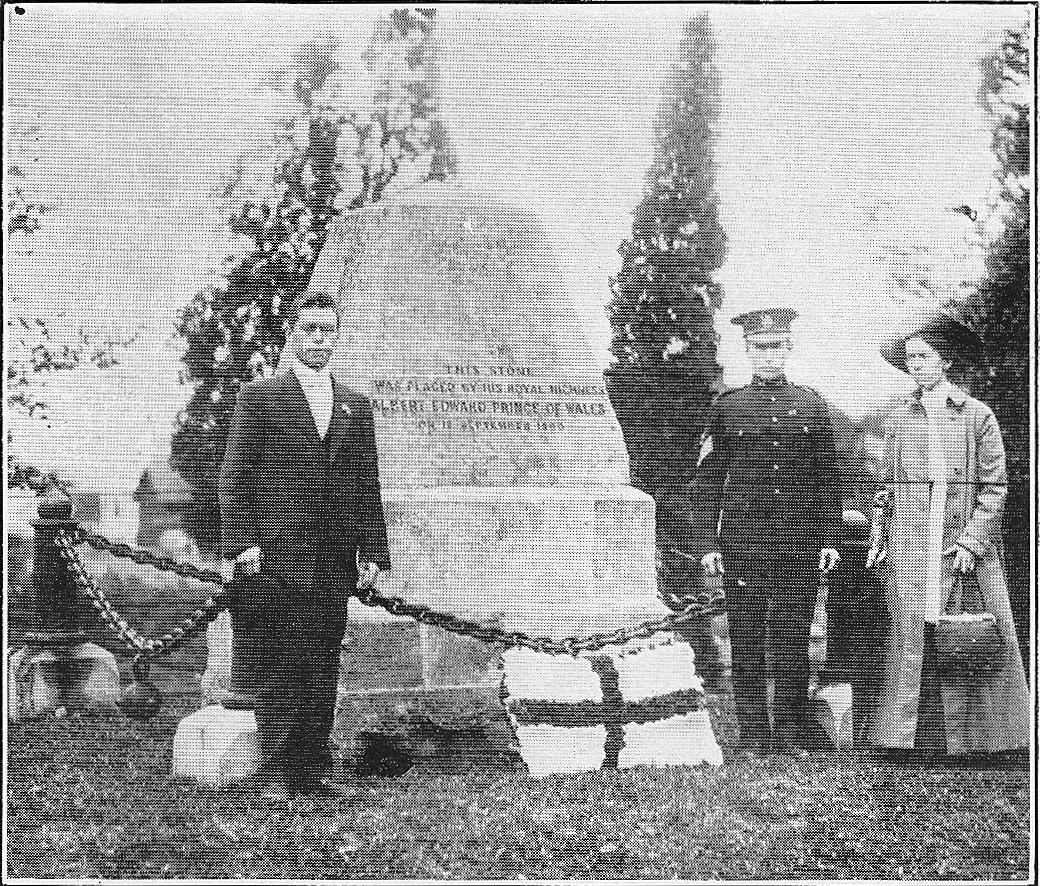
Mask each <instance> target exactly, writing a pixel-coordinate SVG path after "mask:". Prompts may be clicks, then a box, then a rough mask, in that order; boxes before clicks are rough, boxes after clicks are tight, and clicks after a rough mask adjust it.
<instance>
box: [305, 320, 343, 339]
mask: <svg viewBox="0 0 1040 886" xmlns="http://www.w3.org/2000/svg"><path fill="white" fill-rule="evenodd" d="M299 329H300V332H302V333H303V334H304V335H306V336H307V337H308V338H310V337H312V336H314V335H317V334H318V333H319V332H320V333H321V334H322V336H323V337H324V338H332V337H333V336H334V335H335V334H336V333H337V332H339V328H338V327H337V326H336V324H335V323H301V324H300V326H299Z"/></svg>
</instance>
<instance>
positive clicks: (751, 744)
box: [736, 739, 769, 757]
mask: <svg viewBox="0 0 1040 886" xmlns="http://www.w3.org/2000/svg"><path fill="white" fill-rule="evenodd" d="M736 751H737V753H738V754H743V755H745V756H747V757H765V756H767V755H768V754H769V740H768V739H741V740H740V741H738V742H737V747H736Z"/></svg>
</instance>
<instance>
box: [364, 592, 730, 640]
mask: <svg viewBox="0 0 1040 886" xmlns="http://www.w3.org/2000/svg"><path fill="white" fill-rule="evenodd" d="M355 595H356V596H357V598H358V599H359V600H360V601H361V602H362V603H364V604H365V605H366V606H378V607H380V608H381V609H385V610H386V611H387V612H389V613H390V614H391V615H403V616H407V617H408V618H412V619H414V620H415V621H418V622H421V623H423V624H427V625H433V626H434V627H438V628H442V629H443V630H446V631H450V632H451V633H453V634H461V635H463V636H467V637H472V638H474V639H475V640H480V641H481V642H483V643H501V644H503V645H504V646H507V647H513V646H522V647H524V648H526V649H533V650H534V651H535V652H545V653H548V654H549V655H578V654H580V653H582V652H596V651H598V650H600V649H603V648H604V647H605V646H620V645H623V644H624V643H628V642H629V641H630V640H637V639H640V640H641V639H646V638H648V637H652V636H653V635H654V634H656V633H658V632H659V631H667V630H671V629H672V628H675V627H677V626H679V625H682V624H686V623H687V622H690V621H694V620H695V619H698V618H704V617H706V616H709V615H714V614H715V613H717V612H722V611H724V601H725V595H724V592H723V591H722V590H721V589H717V590H704V591H702V592H700V593H699V594H697V595H696V596H695V597H694V598H693V599H692V600H691V601H690V602H689V603H687V604H686V606H685V607H684V608H683V609H682V611H681V612H673V613H670V614H668V615H665V616H662V617H661V618H657V619H652V620H650V621H645V622H643V623H642V624H638V625H636V626H635V627H631V628H619V629H618V630H616V631H610V632H607V633H602V634H593V635H592V636H589V637H583V638H577V637H565V638H564V639H562V640H553V639H552V638H551V637H532V636H531V635H530V634H525V633H523V632H522V631H507V630H505V629H503V628H497V627H493V626H489V625H486V624H479V623H477V622H473V621H467V620H466V619H463V618H459V617H458V616H455V615H450V614H448V613H445V612H437V611H435V610H433V609H430V607H429V606H424V605H423V604H421V603H409V602H407V601H406V600H402V599H401V598H400V597H387V596H384V595H383V594H380V593H379V592H378V591H376V590H374V589H372V588H366V589H359V590H357V591H355Z"/></svg>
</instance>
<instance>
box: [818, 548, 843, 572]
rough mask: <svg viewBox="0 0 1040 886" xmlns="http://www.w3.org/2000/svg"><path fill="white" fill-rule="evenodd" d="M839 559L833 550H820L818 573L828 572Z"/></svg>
mask: <svg viewBox="0 0 1040 886" xmlns="http://www.w3.org/2000/svg"><path fill="white" fill-rule="evenodd" d="M840 559H841V557H839V556H838V552H837V551H836V550H834V548H820V572H830V571H831V570H832V569H833V568H834V567H835V566H837V565H838V561H839V560H840Z"/></svg>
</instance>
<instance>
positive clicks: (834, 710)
mask: <svg viewBox="0 0 1040 886" xmlns="http://www.w3.org/2000/svg"><path fill="white" fill-rule="evenodd" d="M809 705H810V710H811V711H812V715H813V717H814V718H815V720H816V722H817V723H819V724H820V725H821V726H822V727H823V728H824V729H825V730H826V732H827V735H828V737H829V738H830V740H831V743H832V744H833V745H834V747H835V748H837V749H839V750H844V749H846V748H850V747H852V686H851V684H849V683H832V684H829V685H827V686H821V687H820V688H818V689H817V690H816V691H815V692H813V693H812V694H811V697H810V700H809Z"/></svg>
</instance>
